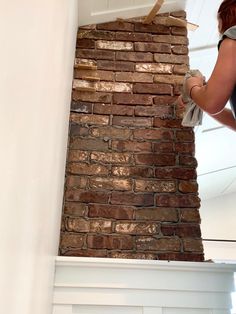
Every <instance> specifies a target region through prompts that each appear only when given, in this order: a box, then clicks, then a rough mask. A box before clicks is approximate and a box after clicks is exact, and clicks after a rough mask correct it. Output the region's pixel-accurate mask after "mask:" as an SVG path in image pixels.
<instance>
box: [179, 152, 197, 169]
mask: <svg viewBox="0 0 236 314" xmlns="http://www.w3.org/2000/svg"><path fill="white" fill-rule="evenodd" d="M179 164H180V166H189V167H195V168H196V167H197V160H196V158H195V157H193V156H186V155H180V156H179Z"/></svg>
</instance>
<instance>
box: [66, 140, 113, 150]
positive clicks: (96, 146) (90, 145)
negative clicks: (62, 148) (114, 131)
mask: <svg viewBox="0 0 236 314" xmlns="http://www.w3.org/2000/svg"><path fill="white" fill-rule="evenodd" d="M70 148H71V149H80V150H102V151H107V150H108V143H107V142H104V141H103V140H98V139H96V140H94V139H80V138H77V137H74V138H71V139H70Z"/></svg>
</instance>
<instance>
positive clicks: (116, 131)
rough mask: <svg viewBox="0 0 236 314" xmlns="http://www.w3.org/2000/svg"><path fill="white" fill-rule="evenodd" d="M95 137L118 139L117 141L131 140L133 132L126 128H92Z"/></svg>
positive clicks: (92, 134)
mask: <svg viewBox="0 0 236 314" xmlns="http://www.w3.org/2000/svg"><path fill="white" fill-rule="evenodd" d="M121 107H122V106H121ZM90 134H91V136H93V137H103V138H105V137H106V138H109V139H110V138H111V139H113V138H115V139H116V138H117V139H119V138H120V139H129V138H130V136H131V135H132V130H130V129H125V128H115V127H102V128H92V129H91V131H90Z"/></svg>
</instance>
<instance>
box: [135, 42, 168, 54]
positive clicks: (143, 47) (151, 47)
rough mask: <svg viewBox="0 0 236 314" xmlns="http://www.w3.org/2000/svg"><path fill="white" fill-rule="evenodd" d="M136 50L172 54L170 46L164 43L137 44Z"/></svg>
mask: <svg viewBox="0 0 236 314" xmlns="http://www.w3.org/2000/svg"><path fill="white" fill-rule="evenodd" d="M134 49H135V51H146V52H159V53H171V46H170V44H164V43H143V42H141V43H135V44H134Z"/></svg>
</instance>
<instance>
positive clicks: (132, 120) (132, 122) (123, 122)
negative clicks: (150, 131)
mask: <svg viewBox="0 0 236 314" xmlns="http://www.w3.org/2000/svg"><path fill="white" fill-rule="evenodd" d="M112 124H113V125H120V126H132V127H135V126H136V127H139V126H140V127H141V126H144V127H151V126H152V120H151V118H139V117H137V118H136V117H122V116H115V117H113V119H112Z"/></svg>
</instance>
